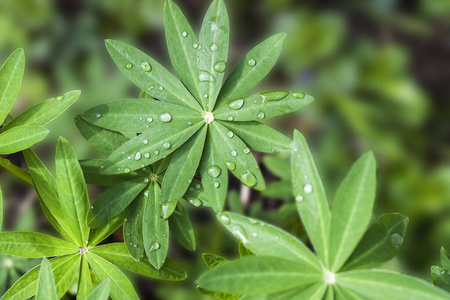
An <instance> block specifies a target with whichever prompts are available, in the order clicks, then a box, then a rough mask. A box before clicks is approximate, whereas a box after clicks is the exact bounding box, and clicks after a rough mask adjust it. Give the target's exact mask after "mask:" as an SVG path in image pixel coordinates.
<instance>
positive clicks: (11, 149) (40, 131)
mask: <svg viewBox="0 0 450 300" xmlns="http://www.w3.org/2000/svg"><path fill="white" fill-rule="evenodd" d="M48 132H49V131H48V130H47V129H45V128H44V127H42V126H20V127H14V128H11V129H9V130H7V131H5V132H2V133H1V134H0V154H11V153H15V152H19V151H21V150H24V149H26V148H29V147H31V146H33V145H34V144H36V143H37V142H39V141H42V140H43V139H44V138H45V137H46V136H47V134H48Z"/></svg>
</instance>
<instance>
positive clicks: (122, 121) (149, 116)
mask: <svg viewBox="0 0 450 300" xmlns="http://www.w3.org/2000/svg"><path fill="white" fill-rule="evenodd" d="M82 117H83V119H85V120H86V121H88V122H89V123H92V124H94V125H96V126H100V127H102V128H107V129H109V130H115V131H120V132H133V133H140V132H144V131H148V130H155V131H156V130H162V129H163V128H165V127H173V126H175V124H177V125H178V126H180V125H179V124H180V123H181V124H182V128H185V127H186V124H187V122H191V123H196V122H198V121H199V120H201V114H200V113H199V112H197V111H194V110H191V109H188V108H186V107H184V106H180V105H176V104H170V103H166V102H161V101H157V100H152V99H142V98H139V99H125V100H119V101H114V102H110V103H107V104H102V105H99V106H96V107H94V108H91V109H89V110H88V111H86V112H84V113H83V114H82Z"/></svg>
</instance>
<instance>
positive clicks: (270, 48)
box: [216, 33, 286, 107]
mask: <svg viewBox="0 0 450 300" xmlns="http://www.w3.org/2000/svg"><path fill="white" fill-rule="evenodd" d="M285 37H286V34H285V33H279V34H276V35H273V36H271V37H270V38H268V39H266V40H265V41H264V42H262V43H261V44H259V45H257V46H256V47H255V48H253V49H252V50H250V52H249V53H247V55H245V56H244V58H243V59H242V61H241V62H240V63H239V64H238V65H237V66H236V68H235V69H234V70H233V72H232V73H231V74H230V76H228V78H227V80H226V81H225V84H224V85H223V87H222V89H221V91H220V94H219V97H218V103H217V105H216V106H217V107H219V106H221V105H222V104H224V103H225V101H224V100H229V99H237V98H239V97H241V96H243V95H244V94H245V93H247V92H248V91H250V90H251V89H252V88H253V87H254V86H255V85H257V84H258V83H259V82H260V81H261V80H262V79H263V78H264V77H265V76H266V75H267V73H269V71H270V70H271V69H272V67H273V66H274V65H275V63H276V61H277V60H278V57H279V56H280V53H281V48H282V46H283V42H284V39H285Z"/></svg>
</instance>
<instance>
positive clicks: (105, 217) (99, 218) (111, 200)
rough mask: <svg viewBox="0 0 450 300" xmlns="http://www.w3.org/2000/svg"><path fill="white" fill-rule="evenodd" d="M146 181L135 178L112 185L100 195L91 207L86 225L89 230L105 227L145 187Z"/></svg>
mask: <svg viewBox="0 0 450 300" xmlns="http://www.w3.org/2000/svg"><path fill="white" fill-rule="evenodd" d="M146 181H147V182H148V179H147V180H145V179H144V178H137V179H133V180H129V181H125V182H122V183H119V184H116V185H114V186H113V187H111V188H109V189H107V190H106V191H104V192H103V193H101V194H100V195H99V196H98V197H97V199H95V202H94V203H93V204H92V206H91V210H90V211H89V214H88V223H89V226H90V227H91V228H99V227H102V226H104V225H106V224H107V223H108V222H109V221H111V220H112V219H113V218H114V217H115V216H117V215H119V214H120V213H121V212H122V211H124V209H125V208H127V207H128V205H130V203H131V202H132V201H133V200H134V199H135V198H136V197H137V195H139V193H140V192H141V191H142V190H143V189H144V188H145V187H146V185H147V182H146Z"/></svg>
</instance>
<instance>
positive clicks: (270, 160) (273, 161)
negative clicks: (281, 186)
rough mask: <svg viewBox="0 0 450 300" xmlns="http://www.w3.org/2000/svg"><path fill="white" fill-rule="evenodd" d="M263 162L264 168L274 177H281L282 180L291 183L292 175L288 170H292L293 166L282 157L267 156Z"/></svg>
mask: <svg viewBox="0 0 450 300" xmlns="http://www.w3.org/2000/svg"><path fill="white" fill-rule="evenodd" d="M262 162H263V164H264V166H265V167H266V168H267V169H269V171H270V172H271V173H273V174H274V175H276V176H278V177H280V178H281V179H285V180H289V181H291V179H292V173H291V172H286V170H289V169H290V167H291V165H290V164H289V162H288V160H287V159H286V158H285V157H283V156H282V155H265V156H264V157H263V158H262Z"/></svg>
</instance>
